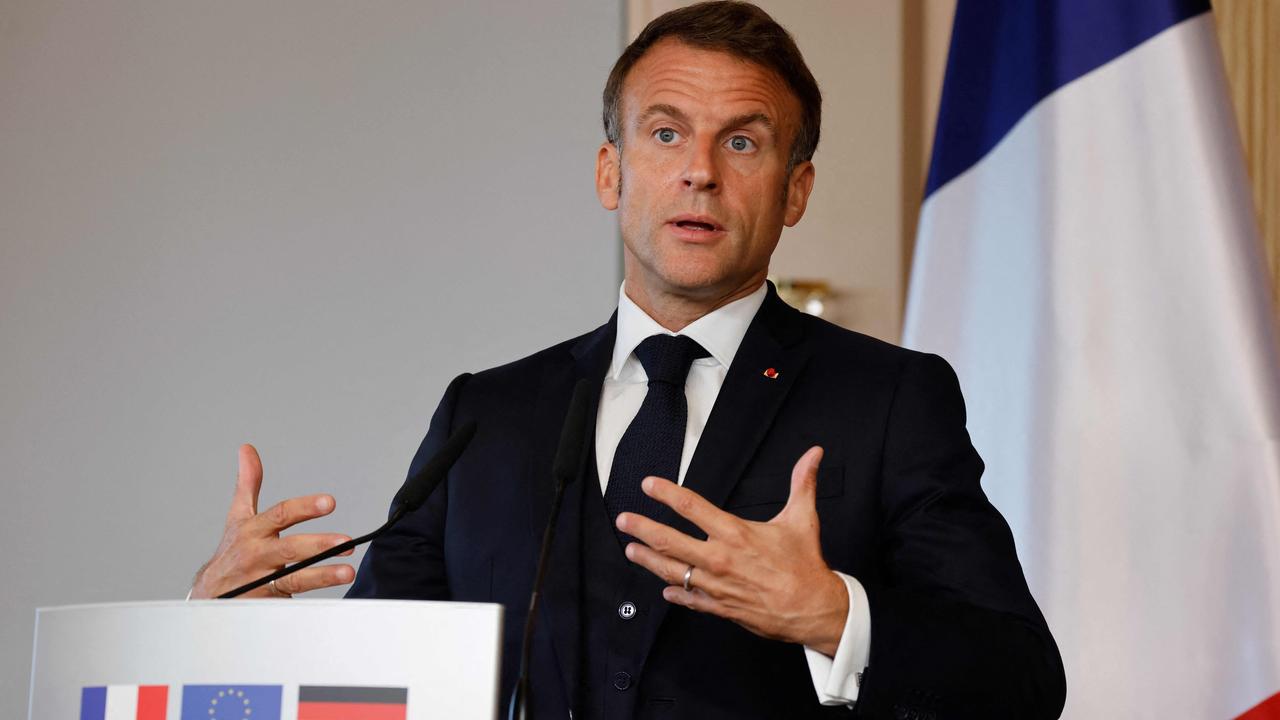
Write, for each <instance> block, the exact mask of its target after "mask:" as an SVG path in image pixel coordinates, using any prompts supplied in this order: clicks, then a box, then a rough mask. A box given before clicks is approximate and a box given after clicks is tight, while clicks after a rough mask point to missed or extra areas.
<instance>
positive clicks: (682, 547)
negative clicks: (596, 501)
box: [615, 512, 707, 572]
mask: <svg viewBox="0 0 1280 720" xmlns="http://www.w3.org/2000/svg"><path fill="white" fill-rule="evenodd" d="M615 524H616V525H617V526H618V529H619V530H621V531H622V532H624V533H627V534H628V535H630V536H632V537H634V538H635V539H637V540H639V541H640V542H642V543H644V544H645V545H648V546H649V547H651V548H653V549H654V550H656V551H658V552H660V553H662V554H663V555H666V556H668V557H671V558H673V559H675V560H679V561H681V562H683V563H686V564H688V565H697V564H699V563H702V564H706V562H707V557H706V542H705V541H703V540H698V539H696V538H691V537H689V536H688V535H685V534H684V533H682V532H680V531H679V530H676V529H675V528H673V527H670V526H669V525H663V524H662V523H660V522H658V521H656V520H652V519H650V518H647V517H645V516H644V515H638V514H636V513H630V512H624V513H618V519H617V521H616V522H615ZM681 572H684V571H683V570H681Z"/></svg>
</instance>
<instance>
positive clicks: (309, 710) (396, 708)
mask: <svg viewBox="0 0 1280 720" xmlns="http://www.w3.org/2000/svg"><path fill="white" fill-rule="evenodd" d="M406 712H407V710H406V706H404V705H391V704H389V703H349V702H300V703H298V720H405V713H406ZM1250 720H1253V719H1252V718H1250Z"/></svg>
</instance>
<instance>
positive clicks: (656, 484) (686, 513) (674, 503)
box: [628, 477, 741, 537]
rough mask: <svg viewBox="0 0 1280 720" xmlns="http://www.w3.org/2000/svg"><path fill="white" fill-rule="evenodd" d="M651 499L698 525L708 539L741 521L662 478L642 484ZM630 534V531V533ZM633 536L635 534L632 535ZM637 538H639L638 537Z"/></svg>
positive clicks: (644, 481)
mask: <svg viewBox="0 0 1280 720" xmlns="http://www.w3.org/2000/svg"><path fill="white" fill-rule="evenodd" d="M640 487H641V489H643V490H644V493H645V494H646V495H648V496H649V497H651V498H653V499H654V500H657V501H658V502H660V503H662V504H663V505H666V506H667V507H669V508H671V509H672V510H675V511H676V514H677V515H679V516H680V517H682V518H684V519H685V520H688V521H689V522H691V523H693V524H694V525H697V526H698V527H699V528H700V529H701V530H702V532H704V533H706V534H707V536H708V537H715V536H716V535H717V534H720V533H725V532H727V531H728V530H730V529H731V528H732V527H733V526H734V524H735V523H739V522H741V520H740V519H739V518H737V517H735V516H733V515H730V514H729V513H727V512H725V511H723V510H721V509H720V508H718V507H716V506H715V505H712V504H711V503H710V502H708V501H707V499H706V498H704V497H702V496H701V495H699V494H698V493H696V492H694V491H692V490H690V489H688V488H683V487H680V486H679V485H677V484H675V483H673V482H671V481H670V480H664V479H662V478H660V477H647V478H645V479H644V480H643V481H641V483H640ZM628 532H630V531H628ZM632 534H633V535H634V534H635V533H632ZM636 537H639V536H638V535H637V536H636Z"/></svg>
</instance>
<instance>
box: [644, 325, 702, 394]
mask: <svg viewBox="0 0 1280 720" xmlns="http://www.w3.org/2000/svg"><path fill="white" fill-rule="evenodd" d="M710 354H711V353H708V352H707V351H706V350H703V349H702V346H701V345H699V344H698V342H697V341H696V340H694V339H693V338H688V337H685V336H683V335H650V336H649V337H647V338H645V339H644V341H643V342H641V343H640V344H639V345H637V346H636V357H637V358H639V359H640V364H641V365H643V366H644V371H645V373H646V374H647V375H648V376H649V382H650V383H655V382H664V383H669V384H671V385H676V386H679V387H684V381H685V378H686V377H687V376H688V375H689V366H690V365H692V364H693V361H694V360H697V359H698V358H704V357H707V356H708V355H710Z"/></svg>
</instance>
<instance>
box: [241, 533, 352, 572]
mask: <svg viewBox="0 0 1280 720" xmlns="http://www.w3.org/2000/svg"><path fill="white" fill-rule="evenodd" d="M350 539H351V538H348V537H347V536H346V535H339V534H337V533H315V534H299V535H288V536H286V537H281V538H276V539H275V540H274V541H273V542H270V543H268V544H267V546H266V550H265V552H264V553H263V556H262V561H263V562H264V563H266V564H268V565H270V566H272V567H280V566H281V565H288V564H289V563H293V562H297V561H299V560H303V559H306V558H309V557H311V556H312V555H318V554H320V553H322V552H324V551H325V550H328V549H329V548H331V547H334V546H335V545H341V544H342V543H344V542H346V541H347V540H350ZM350 554H351V551H350V550H347V551H346V552H345V553H340V554H339V555H338V556H335V557H339V556H341V555H350Z"/></svg>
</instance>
